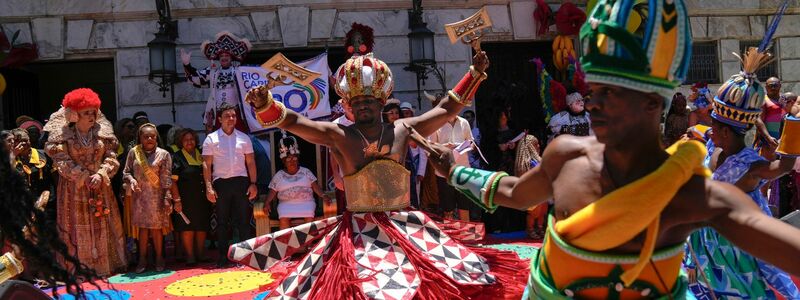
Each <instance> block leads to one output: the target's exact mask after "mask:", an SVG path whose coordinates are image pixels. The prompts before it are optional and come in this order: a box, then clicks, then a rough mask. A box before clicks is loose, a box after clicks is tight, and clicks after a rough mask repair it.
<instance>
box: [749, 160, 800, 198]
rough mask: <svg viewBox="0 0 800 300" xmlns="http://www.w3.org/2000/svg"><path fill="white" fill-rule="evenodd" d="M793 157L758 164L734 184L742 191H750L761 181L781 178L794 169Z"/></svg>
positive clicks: (751, 167)
mask: <svg viewBox="0 0 800 300" xmlns="http://www.w3.org/2000/svg"><path fill="white" fill-rule="evenodd" d="M796 160H797V158H795V157H786V156H784V157H781V158H779V159H776V160H774V161H772V162H758V163H754V164H753V165H752V166H750V170H749V171H748V172H747V174H745V175H744V176H742V178H741V179H739V181H737V182H736V186H737V187H739V188H740V189H741V190H742V191H745V192H747V191H752V190H754V189H756V188H757V187H758V185H759V183H761V180H764V179H767V180H773V179H776V178H778V177H781V176H783V175H784V174H786V173H788V172H789V171H791V170H792V168H794V163H795V161H796Z"/></svg>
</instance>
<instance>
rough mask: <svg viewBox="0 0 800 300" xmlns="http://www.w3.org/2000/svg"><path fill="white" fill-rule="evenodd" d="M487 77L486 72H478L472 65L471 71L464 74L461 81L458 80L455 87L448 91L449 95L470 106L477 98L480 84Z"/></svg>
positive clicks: (454, 99) (456, 100)
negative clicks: (476, 94)
mask: <svg viewBox="0 0 800 300" xmlns="http://www.w3.org/2000/svg"><path fill="white" fill-rule="evenodd" d="M486 77H488V76H487V75H486V73H484V72H478V71H477V70H475V68H474V67H472V66H470V67H469V72H467V74H464V77H463V78H461V81H459V82H458V84H457V85H456V87H455V88H453V89H452V90H450V91H449V92H447V95H448V96H449V97H450V99H453V101H455V102H458V103H461V104H462V105H464V106H470V105H472V100H473V99H474V98H475V93H476V92H477V91H478V86H480V84H481V82H482V81H484V80H486Z"/></svg>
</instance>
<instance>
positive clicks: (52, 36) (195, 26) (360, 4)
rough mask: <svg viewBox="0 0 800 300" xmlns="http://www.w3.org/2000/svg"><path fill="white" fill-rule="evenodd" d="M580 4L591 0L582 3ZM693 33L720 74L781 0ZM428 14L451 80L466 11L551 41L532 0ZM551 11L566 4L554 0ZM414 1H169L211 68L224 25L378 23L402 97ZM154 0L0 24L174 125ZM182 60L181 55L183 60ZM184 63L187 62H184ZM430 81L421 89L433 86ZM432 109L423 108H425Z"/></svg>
mask: <svg viewBox="0 0 800 300" xmlns="http://www.w3.org/2000/svg"><path fill="white" fill-rule="evenodd" d="M577 2H578V4H579V5H583V4H584V3H585V1H580V0H579V1H577ZM688 2H689V6H690V12H689V13H690V15H691V23H692V31H693V34H694V38H695V40H697V41H701V42H703V41H705V42H710V43H712V44H713V45H715V46H716V51H717V53H718V56H717V57H718V61H717V63H716V67H717V68H718V70H717V71H718V72H717V74H718V77H719V78H718V80H717V82H720V81H723V80H724V78H723V77H727V76H729V75H730V74H732V73H733V72H734V71H736V70H737V69H738V64H737V62H736V61H735V57H733V56H732V55H729V54H726V53H730V52H731V51H739V46H740V45H739V41H740V40H753V39H760V37H761V35H762V34H763V32H764V29H765V27H766V24H767V23H768V20H769V19H770V18H771V17H770V16H771V15H772V14H773V13H774V10H775V7H776V5H777V3H778V2H780V1H778V0H764V1H758V0H730V1H728V0H689V1H688ZM792 2H793V3H792V4H793V5H792V6H791V7H792V8H790V9H789V11H788V12H787V15H786V16H784V19H783V23H782V24H781V29H780V30H779V31H778V34H777V37H778V42H777V45H776V47H777V48H776V49H777V50H778V51H777V55H776V56H777V59H778V64H777V68H776V70H777V72H778V73H777V74H776V75H779V77H781V78H782V79H783V80H784V81H785V82H786V84H785V85H784V87H785V88H787V89H789V90H797V91H800V85H799V84H798V83H800V8H799V7H798V0H794V1H792ZM422 3H423V7H424V20H425V21H426V22H427V23H428V28H430V29H431V30H433V31H434V32H435V33H436V36H435V47H436V49H435V50H436V61H437V62H438V64H439V66H441V67H442V68H443V69H444V70H445V74H446V76H445V81H446V83H447V85H448V86H453V85H454V84H455V83H456V82H457V81H458V79H459V78H460V76H461V75H462V74H463V71H464V70H465V69H466V68H467V66H468V65H469V61H470V55H471V52H470V48H469V47H468V46H466V45H463V44H460V43H459V44H454V45H453V44H450V42H449V40H448V38H447V36H446V34H445V33H444V28H443V25H444V24H446V23H450V22H454V21H458V20H461V19H463V18H466V17H468V16H470V15H471V14H473V13H474V12H475V11H476V10H477V9H479V8H480V7H482V6H486V7H487V9H488V11H489V14H490V15H491V18H492V22H493V27H492V28H491V31H490V32H488V33H487V34H486V37H485V40H486V41H493V42H509V43H513V42H518V41H535V40H549V39H552V37H553V36H552V34H548V35H545V36H537V34H536V28H535V25H534V21H533V19H532V13H533V11H534V9H535V7H536V4H535V1H533V0H525V1H517V0H486V1H475V0H455V1H446V0H431V1H423V2H422ZM548 3H551V6H552V7H553V9H556V8H557V7H558V6H559V5H560V3H561V2H560V1H548ZM411 5H412V4H411V1H396V0H372V1H363V0H356V1H346V2H345V1H336V0H294V1H289V0H273V1H266V0H260V1H258V0H172V1H171V6H172V17H173V19H177V20H178V30H179V38H178V40H177V43H178V47H179V48H188V49H192V50H194V52H193V53H194V54H193V56H194V57H193V60H192V61H193V64H194V65H196V66H205V65H206V64H207V62H205V58H203V57H201V55H200V51H199V45H200V43H202V42H203V41H204V40H207V39H213V37H214V35H215V34H216V33H217V32H219V31H223V30H227V31H230V32H232V33H234V34H236V35H238V36H240V37H246V38H248V39H249V40H250V41H251V42H252V43H253V46H254V51H260V50H274V49H298V48H321V49H322V48H325V47H336V46H342V45H343V44H344V38H343V37H344V35H345V33H346V32H347V30H349V28H350V24H351V23H352V22H358V23H362V24H365V25H368V26H371V27H372V28H374V30H375V36H376V38H375V50H374V51H375V53H376V56H378V57H380V58H381V59H383V60H385V61H387V63H388V64H389V66H390V67H391V68H392V69H393V72H394V76H395V80H396V87H395V93H396V95H397V97H398V98H400V99H404V100H406V101H411V102H412V103H415V101H412V99H416V91H417V86H416V77H415V74H414V73H411V72H408V71H404V70H403V69H402V68H403V67H405V66H406V65H408V61H409V53H408V52H409V50H408V48H409V47H408V39H407V37H406V35H407V34H408V32H409V29H408V24H409V18H408V10H409V9H410V8H411ZM157 17H158V16H157V13H156V10H155V3H154V1H148V0H3V1H0V27H2V30H4V31H5V33H6V34H7V35H9V36H10V35H11V34H12V33H13V32H15V31H17V30H19V31H20V42H34V43H36V44H37V45H38V46H39V56H40V59H39V62H36V63H37V64H38V63H41V64H46V63H48V62H62V61H75V60H85V59H112V60H113V62H114V64H113V65H114V74H115V77H116V78H115V79H114V82H115V84H114V85H115V87H114V90H115V93H116V107H117V116H119V117H124V116H130V115H132V114H133V112H135V111H139V110H144V111H146V112H148V113H149V115H150V116H151V119H152V120H153V121H155V122H156V123H169V122H171V113H170V109H169V105H170V98H169V96H167V97H166V98H165V97H162V93H161V92H159V91H158V88H157V87H156V86H155V85H154V84H152V83H150V82H149V81H148V79H147V74H148V71H149V61H148V49H147V47H146V45H147V42H149V41H150V40H152V39H153V37H154V35H153V34H154V33H155V32H156V31H157V28H158V26H157ZM176 61H177V62H180V59H177V60H176ZM179 70H180V69H179ZM437 85H438V83H436V82H435V80H428V81H427V82H426V86H423V88H430V89H436V86H437ZM175 88H176V90H175V101H176V102H177V110H178V111H179V114H178V117H177V123H179V124H181V125H183V126H188V127H192V128H197V129H199V128H201V127H202V126H201V122H202V120H201V118H200V115H201V112H202V110H203V108H204V105H205V100H206V99H207V97H208V91H207V90H201V89H195V88H192V87H191V85H190V84H188V83H180V84H177V85H176V86H175ZM424 108H425V107H423V109H424Z"/></svg>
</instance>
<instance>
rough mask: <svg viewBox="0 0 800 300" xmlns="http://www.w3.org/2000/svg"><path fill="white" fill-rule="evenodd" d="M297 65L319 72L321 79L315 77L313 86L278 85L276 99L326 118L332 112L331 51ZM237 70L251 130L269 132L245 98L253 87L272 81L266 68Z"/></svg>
mask: <svg viewBox="0 0 800 300" xmlns="http://www.w3.org/2000/svg"><path fill="white" fill-rule="evenodd" d="M297 64H298V65H300V66H302V67H304V68H306V69H309V70H312V71H315V72H319V73H320V74H322V75H320V76H319V78H317V79H314V81H312V82H311V84H310V85H308V86H306V85H302V84H299V83H292V84H289V85H282V86H277V87H275V88H273V89H272V90H270V92H272V96H273V97H274V98H275V101H280V102H282V103H283V104H284V105H285V106H286V108H287V109H291V110H293V111H295V112H297V113H299V114H301V115H303V116H306V117H308V118H311V119H318V118H322V117H327V116H329V115H330V114H331V106H330V103H329V102H328V96H329V95H328V84H329V83H328V78H329V77H330V73H331V71H330V68H328V53H327V52H326V53H322V54H320V55H318V56H316V57H314V58H311V59H309V60H306V61H303V62H299V63H297ZM238 71H239V72H236V76H237V78H236V81H237V82H238V83H239V90H240V91H242V93H240V94H241V96H242V108H243V110H242V111H243V112H244V117H245V120H246V121H247V125H248V126H249V127H250V132H251V133H254V134H257V133H263V132H266V131H269V130H270V128H264V127H262V126H261V124H260V123H258V120H257V119H256V115H255V109H253V108H252V107H251V106H250V104H248V103H246V102H245V101H244V97H245V95H246V94H247V91H248V90H250V88H252V87H255V86H259V85H263V84H266V83H267V81H268V80H269V77H268V74H267V70H265V69H263V68H261V67H258V66H255V67H245V66H243V67H239V68H238Z"/></svg>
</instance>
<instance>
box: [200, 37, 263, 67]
mask: <svg viewBox="0 0 800 300" xmlns="http://www.w3.org/2000/svg"><path fill="white" fill-rule="evenodd" d="M252 48H253V45H251V44H250V41H249V40H247V39H240V38H238V37H236V36H235V35H234V34H233V33H230V32H228V31H223V32H220V33H217V36H216V40H215V41H214V42H211V41H209V40H206V41H205V42H203V44H202V45H200V49H202V50H203V54H204V55H205V56H206V58H208V59H209V60H218V59H219V55H220V54H222V53H228V54H230V55H231V59H233V60H235V61H238V62H242V61H244V58H245V56H247V52H250V49H252Z"/></svg>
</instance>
